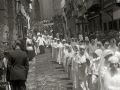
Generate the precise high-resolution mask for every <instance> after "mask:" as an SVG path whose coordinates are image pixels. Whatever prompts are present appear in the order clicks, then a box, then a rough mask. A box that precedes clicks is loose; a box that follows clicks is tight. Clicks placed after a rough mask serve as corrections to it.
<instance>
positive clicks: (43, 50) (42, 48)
mask: <svg viewBox="0 0 120 90" xmlns="http://www.w3.org/2000/svg"><path fill="white" fill-rule="evenodd" d="M39 49H40V54H44V53H45V48H44V46H43V45H40V46H39Z"/></svg>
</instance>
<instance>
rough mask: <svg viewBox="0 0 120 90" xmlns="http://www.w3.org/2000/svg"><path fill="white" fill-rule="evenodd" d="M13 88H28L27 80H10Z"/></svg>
mask: <svg viewBox="0 0 120 90" xmlns="http://www.w3.org/2000/svg"><path fill="white" fill-rule="evenodd" d="M10 86H11V90H26V85H25V80H15V81H10Z"/></svg>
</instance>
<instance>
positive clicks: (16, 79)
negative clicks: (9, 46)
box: [7, 41, 29, 90]
mask: <svg viewBox="0 0 120 90" xmlns="http://www.w3.org/2000/svg"><path fill="white" fill-rule="evenodd" d="M20 45H21V43H20V41H16V47H15V50H14V51H12V52H9V57H8V67H7V68H8V71H9V79H8V80H9V81H10V85H11V90H26V85H25V82H26V79H27V75H28V70H29V63H28V59H27V54H26V53H25V52H24V51H22V50H21V49H20Z"/></svg>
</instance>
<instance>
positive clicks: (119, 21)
mask: <svg viewBox="0 0 120 90" xmlns="http://www.w3.org/2000/svg"><path fill="white" fill-rule="evenodd" d="M119 31H120V20H119Z"/></svg>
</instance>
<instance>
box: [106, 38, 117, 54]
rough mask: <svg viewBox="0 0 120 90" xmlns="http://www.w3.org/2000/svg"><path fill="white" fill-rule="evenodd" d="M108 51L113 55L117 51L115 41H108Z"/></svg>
mask: <svg viewBox="0 0 120 90" xmlns="http://www.w3.org/2000/svg"><path fill="white" fill-rule="evenodd" d="M108 49H110V50H112V51H113V52H114V53H115V51H117V46H116V40H115V39H111V40H110V46H109V47H108Z"/></svg>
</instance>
